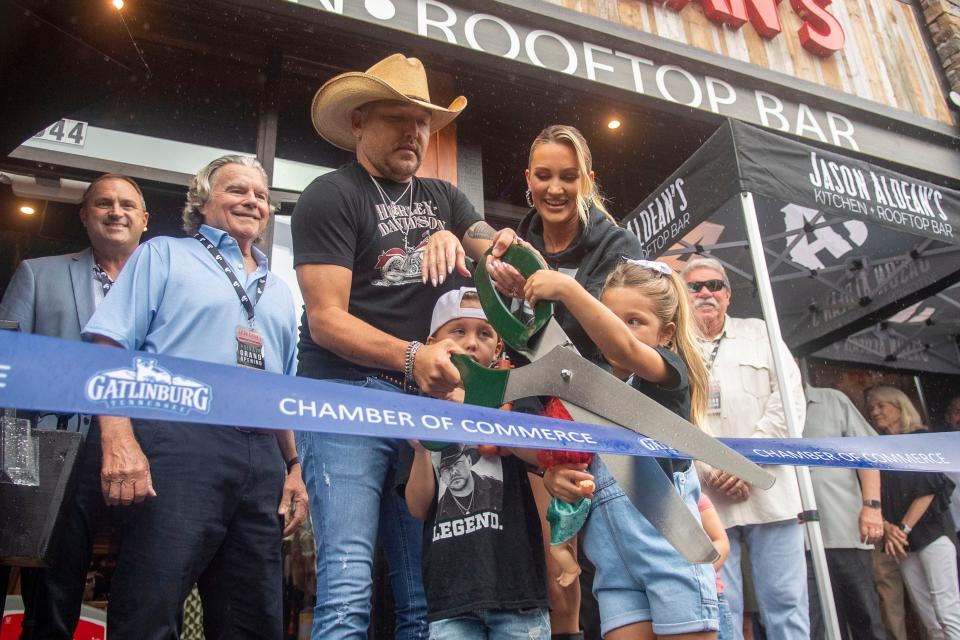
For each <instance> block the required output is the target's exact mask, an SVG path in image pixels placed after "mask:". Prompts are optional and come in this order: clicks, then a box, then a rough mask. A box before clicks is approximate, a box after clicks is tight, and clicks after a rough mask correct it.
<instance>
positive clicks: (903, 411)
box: [867, 385, 927, 433]
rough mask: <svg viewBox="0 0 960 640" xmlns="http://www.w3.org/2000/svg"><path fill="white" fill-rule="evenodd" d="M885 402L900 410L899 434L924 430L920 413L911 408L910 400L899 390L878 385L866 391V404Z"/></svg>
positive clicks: (924, 426)
mask: <svg viewBox="0 0 960 640" xmlns="http://www.w3.org/2000/svg"><path fill="white" fill-rule="evenodd" d="M873 401H876V402H886V403H889V404H892V405H893V406H895V407H896V408H898V409H900V433H911V432H913V431H919V430H923V431H925V430H926V428H927V427H926V425H925V424H923V418H921V417H920V412H919V411H917V408H916V407H914V406H913V403H912V402H911V401H910V398H908V397H907V394H905V393H904V392H903V391H901V390H900V389H897V388H896V387H891V386H889V385H880V386H879V387H874V388H872V389H870V390H869V391H867V404H868V405H869V404H870V403H871V402H873Z"/></svg>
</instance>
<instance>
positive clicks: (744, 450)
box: [0, 331, 960, 471]
mask: <svg viewBox="0 0 960 640" xmlns="http://www.w3.org/2000/svg"><path fill="white" fill-rule="evenodd" d="M0 406H3V407H13V408H17V409H25V410H36V411H53V412H59V413H82V414H93V415H97V414H106V415H122V416H129V417H131V418H140V419H145V420H176V421H180V422H195V423H202V424H210V425H229V426H239V427H249V428H261V429H293V430H296V431H316V432H321V433H336V434H350V435H364V436H376V437H387V438H402V439H422V440H439V441H443V442H463V443H471V444H496V445H501V446H509V447H527V448H542V449H571V450H576V451H591V452H594V453H615V454H625V455H636V456H656V457H662V458H676V459H685V458H689V456H686V455H684V454H682V453H680V452H678V451H676V450H673V449H670V448H667V447H665V446H664V445H662V444H660V443H659V442H657V441H656V440H652V439H650V438H644V437H643V436H639V435H637V434H635V433H633V432H632V431H630V430H628V429H617V428H612V427H605V426H598V425H591V424H582V423H579V422H568V421H564V420H555V419H553V418H546V417H542V416H534V415H529V414H524V413H514V412H506V411H500V410H497V409H488V408H484V407H476V406H470V405H462V404H457V403H453V402H446V401H442V400H434V399H432V398H426V397H418V396H410V395H401V394H397V393H390V392H386V391H377V390H372V389H363V388H360V387H354V386H349V385H341V384H336V383H332V382H324V381H322V380H311V379H308V378H299V377H292V376H284V375H280V374H275V373H267V372H263V371H254V370H251V369H242V368H239V367H232V366H224V365H217V364H210V363H207V362H200V361H197V360H186V359H183V358H173V357H170V356H163V355H158V354H152V353H144V352H136V351H126V350H123V349H117V348H111V347H104V346H98V345H92V344H85V343H82V342H71V341H67V340H59V339H56V338H48V337H44V336H35V335H27V334H18V333H13V332H7V331H0ZM721 441H722V442H724V443H725V444H726V445H727V446H729V447H731V448H733V449H735V450H736V451H738V452H740V453H741V454H743V455H744V456H746V457H747V458H748V459H750V460H752V461H754V462H757V463H760V464H787V465H803V466H810V467H850V468H860V469H893V470H914V471H960V433H931V434H915V435H905V436H885V437H878V438H821V439H766V438H764V439H749V438H747V439H732V438H722V439H721Z"/></svg>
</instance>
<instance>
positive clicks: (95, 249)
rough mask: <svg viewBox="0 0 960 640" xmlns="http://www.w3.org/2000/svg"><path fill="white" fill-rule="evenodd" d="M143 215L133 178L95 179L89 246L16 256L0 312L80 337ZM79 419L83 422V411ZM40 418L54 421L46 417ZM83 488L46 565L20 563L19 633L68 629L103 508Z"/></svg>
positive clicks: (38, 329)
mask: <svg viewBox="0 0 960 640" xmlns="http://www.w3.org/2000/svg"><path fill="white" fill-rule="evenodd" d="M148 218H149V214H148V213H147V209H146V204H145V203H144V200H143V193H142V192H141V191H140V187H139V186H137V183H136V182H134V181H133V180H131V179H130V178H128V177H126V176H122V175H118V174H106V175H102V176H100V177H99V178H97V179H96V180H94V181H93V182H92V183H91V184H90V186H89V187H88V188H87V190H86V192H85V193H84V194H83V202H82V203H81V205H80V220H81V222H83V226H84V227H85V228H86V231H87V236H88V237H89V239H90V247H89V248H88V249H84V250H83V251H80V252H79V253H71V254H66V255H61V256H50V257H46V258H34V259H32V260H24V261H23V262H21V263H20V266H19V267H17V271H16V273H14V275H13V278H12V279H11V280H10V284H9V285H8V286H7V290H6V292H5V293H4V295H3V301H2V302H0V320H16V321H18V322H19V323H20V330H21V331H24V332H27V333H36V334H40V335H45V336H52V337H56V338H65V339H68V340H80V339H81V337H80V330H81V328H82V327H83V325H85V324H86V323H87V320H89V319H90V316H92V315H93V312H94V310H95V309H96V307H97V305H98V304H99V303H100V302H101V301H102V300H103V299H104V296H106V295H107V293H108V292H109V291H110V287H111V286H112V285H113V282H114V281H115V280H116V279H117V276H119V275H120V270H121V269H122V268H123V265H124V264H125V263H126V261H127V258H129V257H130V255H131V254H132V253H133V252H134V250H135V249H136V248H137V246H138V245H139V244H140V236H142V235H143V232H144V231H145V230H146V228H147V220H148ZM74 422H76V421H74ZM84 422H86V423H89V418H88V417H85V418H84ZM43 426H52V425H47V424H46V422H45V424H44V425H43ZM83 426H86V425H83ZM71 428H73V425H71ZM99 453H100V443H99V442H95V443H93V446H84V447H83V450H82V453H81V459H80V465H81V466H80V470H79V473H81V474H84V473H90V474H97V475H99V473H100V457H99ZM78 484H79V485H80V486H82V485H83V483H78ZM88 493H89V495H87V494H85V493H84V492H82V491H78V492H77V495H76V496H75V497H74V499H73V501H72V502H70V503H68V504H65V505H64V510H65V513H69V512H73V513H77V514H82V515H80V516H79V517H76V516H74V517H67V518H66V524H65V527H64V530H63V532H62V534H61V539H60V544H59V545H58V549H57V550H56V552H55V553H56V555H55V558H54V560H53V563H52V565H51V567H50V568H49V569H41V570H27V569H25V570H24V571H23V573H22V574H21V581H22V584H23V599H24V609H25V612H24V623H23V632H22V635H21V640H32V639H33V638H72V637H73V632H74V629H75V628H76V626H77V621H78V620H79V617H80V605H81V602H82V600H83V588H84V582H85V580H86V574H87V568H88V567H89V565H90V558H91V554H92V547H93V536H94V535H95V534H96V530H97V525H98V523H99V520H100V518H101V515H102V513H103V511H104V509H105V508H106V505H105V503H104V501H103V497H102V496H101V495H100V492H99V491H95V492H88Z"/></svg>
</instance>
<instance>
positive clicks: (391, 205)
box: [367, 174, 416, 255]
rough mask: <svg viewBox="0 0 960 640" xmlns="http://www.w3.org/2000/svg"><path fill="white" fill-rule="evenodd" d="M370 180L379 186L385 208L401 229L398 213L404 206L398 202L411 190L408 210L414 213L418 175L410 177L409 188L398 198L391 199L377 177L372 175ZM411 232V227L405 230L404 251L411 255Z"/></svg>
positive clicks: (396, 225) (401, 211)
mask: <svg viewBox="0 0 960 640" xmlns="http://www.w3.org/2000/svg"><path fill="white" fill-rule="evenodd" d="M367 175H370V174H367ZM370 180H371V181H373V186H375V187H376V188H377V191H378V192H380V200H381V202H382V203H383V206H384V208H385V209H386V210H387V215H389V216H390V219H391V220H393V224H394V226H395V227H397V229H398V230H400V229H401V227H400V223H399V222H397V215H396V214H397V213H403V207H402V206H400V205H399V204H397V203H398V202H400V200H401V199H403V196H405V195H407V192H409V193H410V198H409V200H408V204H407V210H408V211H409V212H410V214H412V213H413V181H414V180H416V177H412V178H410V182H409V183H407V188H406V189H404V190H403V192H402V193H401V194H400V195H399V196H397V199H396V200H393V199H391V198H390V196H388V195H387V192H386V191H384V190H383V187H381V186H380V183H379V182H377V180H376V178H374V177H373V176H372V175H371V176H370ZM408 221H409V218H408ZM409 234H410V229H409V228H408V229H406V230H405V231H403V251H404V253H406V254H407V255H410V243H409V241H408V240H407V236H408V235H409Z"/></svg>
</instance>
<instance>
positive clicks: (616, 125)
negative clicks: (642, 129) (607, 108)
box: [607, 119, 621, 129]
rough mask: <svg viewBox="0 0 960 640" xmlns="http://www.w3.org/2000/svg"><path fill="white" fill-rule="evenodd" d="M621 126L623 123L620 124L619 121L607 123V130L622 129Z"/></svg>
mask: <svg viewBox="0 0 960 640" xmlns="http://www.w3.org/2000/svg"><path fill="white" fill-rule="evenodd" d="M620 124H621V123H620V121H619V120H617V119H613V120H611V121H610V122H608V123H607V128H608V129H619V128H620Z"/></svg>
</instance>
